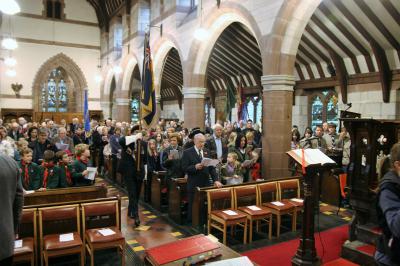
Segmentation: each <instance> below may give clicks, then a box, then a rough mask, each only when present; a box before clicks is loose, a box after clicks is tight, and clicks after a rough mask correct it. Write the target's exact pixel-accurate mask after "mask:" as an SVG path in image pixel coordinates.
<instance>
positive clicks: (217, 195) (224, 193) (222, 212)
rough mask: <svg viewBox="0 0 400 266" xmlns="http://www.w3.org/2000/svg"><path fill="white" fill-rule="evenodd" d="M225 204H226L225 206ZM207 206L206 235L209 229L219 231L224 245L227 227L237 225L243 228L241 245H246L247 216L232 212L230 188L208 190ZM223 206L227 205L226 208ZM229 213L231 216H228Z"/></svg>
mask: <svg viewBox="0 0 400 266" xmlns="http://www.w3.org/2000/svg"><path fill="white" fill-rule="evenodd" d="M217 201H218V202H217ZM227 202H228V204H226V203H227ZM207 204H208V211H207V216H208V234H210V233H211V227H214V228H215V229H217V230H219V231H221V232H222V233H223V243H224V245H226V232H227V229H228V226H235V225H239V226H242V227H243V244H246V240H247V239H246V238H247V216H246V214H244V213H242V212H238V211H237V210H234V202H233V194H232V190H231V189H230V188H221V189H211V190H208V191H207ZM218 205H219V206H218ZM221 205H222V206H221ZM225 205H228V208H226V207H225ZM217 208H218V209H217ZM227 212H228V213H227ZM229 212H231V214H233V215H230V214H229Z"/></svg>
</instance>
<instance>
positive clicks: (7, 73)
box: [6, 69, 17, 78]
mask: <svg viewBox="0 0 400 266" xmlns="http://www.w3.org/2000/svg"><path fill="white" fill-rule="evenodd" d="M6 75H7V76H8V77H11V78H12V77H15V76H16V75H17V72H16V71H15V70H14V69H7V71H6Z"/></svg>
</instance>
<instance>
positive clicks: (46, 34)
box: [0, 0, 101, 110]
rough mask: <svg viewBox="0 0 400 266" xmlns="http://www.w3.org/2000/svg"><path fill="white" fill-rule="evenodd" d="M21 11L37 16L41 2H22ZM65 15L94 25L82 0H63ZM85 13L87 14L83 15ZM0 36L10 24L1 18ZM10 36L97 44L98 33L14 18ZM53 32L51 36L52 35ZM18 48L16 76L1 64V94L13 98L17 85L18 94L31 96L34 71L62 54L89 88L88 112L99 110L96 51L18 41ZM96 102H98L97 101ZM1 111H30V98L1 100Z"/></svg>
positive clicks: (75, 26) (93, 29)
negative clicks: (19, 109) (78, 71)
mask: <svg viewBox="0 0 400 266" xmlns="http://www.w3.org/2000/svg"><path fill="white" fill-rule="evenodd" d="M19 2H20V4H21V9H22V12H24V13H30V14H40V15H41V10H42V5H43V2H42V1H41V0H21V1H19ZM65 3H66V7H65V12H66V13H67V18H69V19H75V20H81V19H82V20H84V21H88V22H97V18H96V17H95V13H94V9H93V8H92V7H91V6H90V5H89V4H87V3H86V1H81V0H65ZM68 13H70V14H72V13H74V14H75V15H74V16H72V15H71V16H68ZM85 14H86V15H85ZM1 26H2V27H1V29H0V35H4V34H7V33H9V21H8V19H5V20H4V19H3V23H2V25H1ZM11 26H12V29H13V36H15V37H20V38H29V39H34V40H37V41H39V42H40V41H58V42H68V43H72V44H76V45H82V44H83V45H91V46H99V45H100V30H99V29H98V28H97V27H94V26H86V25H78V24H71V23H64V22H53V21H51V20H42V19H35V18H27V17H21V16H13V17H12V19H11ZM53 30H54V34H53ZM18 45H19V47H18V48H17V49H16V50H14V51H13V52H12V56H13V57H15V58H16V60H17V65H16V67H14V69H15V70H16V72H17V76H16V77H12V78H10V77H7V76H6V75H5V67H4V65H3V64H1V66H2V68H1V72H0V94H5V95H15V94H14V92H13V91H12V89H11V84H12V83H16V82H18V83H20V84H22V85H23V89H22V90H21V91H20V94H21V95H23V96H31V95H32V85H33V82H34V79H35V76H36V74H37V71H38V70H39V68H40V67H41V65H42V64H43V63H45V62H46V61H47V60H48V59H49V58H51V57H53V56H55V55H57V54H59V53H63V54H65V55H66V56H68V57H70V58H71V59H72V60H73V61H74V62H75V63H76V64H77V65H78V66H79V68H80V69H81V70H82V72H83V74H84V77H85V79H86V81H87V85H88V89H89V98H92V99H93V100H92V101H90V102H89V109H91V110H100V109H101V107H100V102H99V101H100V85H99V84H97V83H96V82H95V80H94V77H95V75H96V74H97V72H98V69H97V65H98V60H99V57H100V51H99V50H97V49H87V48H76V47H67V46H57V45H49V44H42V43H30V42H23V41H19V42H18ZM0 56H1V57H4V56H8V52H7V51H4V50H2V51H0ZM97 99H98V101H97ZM1 108H24V109H25V108H32V100H30V99H8V98H7V99H0V109H1Z"/></svg>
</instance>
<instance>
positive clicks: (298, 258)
mask: <svg viewBox="0 0 400 266" xmlns="http://www.w3.org/2000/svg"><path fill="white" fill-rule="evenodd" d="M287 154H288V155H289V156H290V157H292V158H293V159H294V160H295V161H296V162H297V163H298V164H299V165H301V168H302V173H303V177H304V213H303V224H302V227H303V228H302V234H301V238H300V245H299V248H298V249H297V251H296V254H295V255H294V257H293V258H292V265H320V264H321V260H320V258H318V256H317V252H316V249H315V240H314V204H315V198H319V197H318V196H319V195H316V193H318V192H317V191H318V190H317V189H316V188H318V183H319V177H318V173H319V172H321V169H322V168H331V167H332V166H334V165H335V162H334V161H333V160H332V159H331V158H329V157H328V156H326V155H325V154H324V153H322V152H321V151H320V150H318V149H305V150H304V149H298V150H291V151H288V152H287Z"/></svg>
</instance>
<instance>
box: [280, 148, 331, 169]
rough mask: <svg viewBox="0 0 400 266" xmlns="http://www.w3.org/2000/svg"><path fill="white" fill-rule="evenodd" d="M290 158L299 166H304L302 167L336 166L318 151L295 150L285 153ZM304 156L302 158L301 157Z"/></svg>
mask: <svg viewBox="0 0 400 266" xmlns="http://www.w3.org/2000/svg"><path fill="white" fill-rule="evenodd" d="M286 153H287V154H288V155H289V156H290V157H292V158H293V159H294V160H295V161H296V162H298V163H299V164H300V165H303V164H304V167H308V166H310V165H319V164H320V165H326V164H336V163H335V161H334V160H332V159H331V158H329V157H328V156H326V155H325V154H324V153H323V152H321V151H320V150H319V149H304V153H303V149H297V150H291V151H288V152H286ZM303 156H304V157H303Z"/></svg>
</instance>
